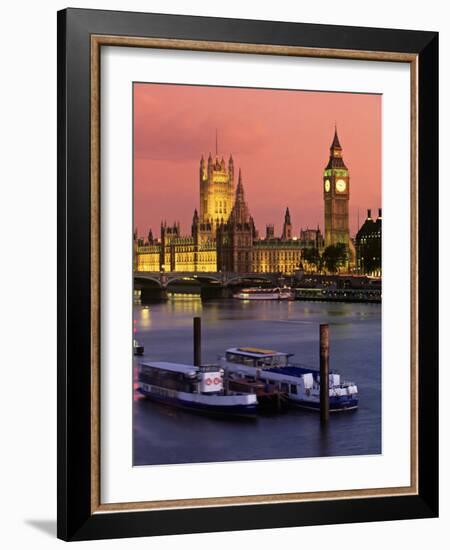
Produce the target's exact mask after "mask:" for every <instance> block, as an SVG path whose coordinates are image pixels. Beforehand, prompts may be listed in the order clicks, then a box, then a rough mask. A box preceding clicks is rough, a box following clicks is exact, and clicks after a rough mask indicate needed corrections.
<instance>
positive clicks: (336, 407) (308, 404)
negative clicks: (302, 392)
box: [289, 397, 359, 412]
mask: <svg viewBox="0 0 450 550" xmlns="http://www.w3.org/2000/svg"><path fill="white" fill-rule="evenodd" d="M289 402H290V403H292V404H293V405H295V406H296V407H299V408H301V409H310V410H314V411H319V410H320V401H319V400H317V401H315V400H314V401H313V400H306V399H289ZM358 405H359V398H358V397H330V412H339V411H352V410H355V409H357V408H358Z"/></svg>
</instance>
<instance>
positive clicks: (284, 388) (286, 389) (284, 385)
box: [281, 382, 289, 393]
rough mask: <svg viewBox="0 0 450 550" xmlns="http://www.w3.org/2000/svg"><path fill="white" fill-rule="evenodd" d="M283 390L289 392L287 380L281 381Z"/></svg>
mask: <svg viewBox="0 0 450 550" xmlns="http://www.w3.org/2000/svg"><path fill="white" fill-rule="evenodd" d="M281 391H282V392H286V393H287V392H289V384H286V382H281Z"/></svg>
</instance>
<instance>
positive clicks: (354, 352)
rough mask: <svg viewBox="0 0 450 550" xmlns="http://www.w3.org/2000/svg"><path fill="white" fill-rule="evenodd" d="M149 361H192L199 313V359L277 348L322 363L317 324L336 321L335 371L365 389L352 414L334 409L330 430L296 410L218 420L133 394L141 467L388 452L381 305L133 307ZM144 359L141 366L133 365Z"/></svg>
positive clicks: (177, 302)
mask: <svg viewBox="0 0 450 550" xmlns="http://www.w3.org/2000/svg"><path fill="white" fill-rule="evenodd" d="M134 311H135V319H137V321H138V322H137V328H138V334H137V338H138V340H139V341H140V342H142V343H143V344H144V346H145V358H147V359H152V360H162V361H175V362H184V363H185V362H191V361H192V354H193V350H192V318H193V317H194V316H196V315H200V316H201V317H202V320H203V321H202V326H203V337H202V358H203V361H204V362H214V361H216V360H217V356H218V355H220V354H222V353H223V352H224V350H225V349H226V348H228V347H232V346H256V347H258V346H259V347H265V348H272V349H280V350H282V351H288V352H291V353H294V354H295V357H294V360H296V361H298V362H300V363H303V364H306V365H311V366H315V367H317V366H318V354H319V344H318V331H319V324H320V323H329V324H330V337H331V358H330V366H331V368H332V369H334V370H337V371H339V372H341V374H342V376H343V378H344V379H350V380H354V381H355V382H356V383H357V384H358V387H359V391H360V397H361V406H360V408H359V410H358V411H355V412H354V413H348V412H347V413H342V414H332V415H331V419H330V425H329V428H328V430H326V431H325V432H324V431H323V430H322V429H321V427H320V422H319V419H318V415H317V414H316V413H311V412H308V411H302V410H290V411H289V412H288V413H286V414H282V415H272V416H271V415H269V416H261V417H259V418H258V420H257V422H255V423H250V424H251V426H248V423H236V422H232V421H225V422H223V421H221V422H219V421H217V420H216V419H211V418H208V417H205V416H199V415H193V414H190V413H187V412H183V411H180V410H176V409H172V408H170V407H165V406H161V405H159V406H158V405H155V404H154V403H152V402H150V401H146V400H142V399H140V398H138V397H137V396H135V397H136V401H135V406H134V464H168V463H170V464H174V463H186V462H211V461H226V460H254V459H258V458H259V459H268V458H293V457H295V458H298V457H311V456H334V455H357V454H373V453H379V452H381V306H380V305H377V304H339V303H333V304H329V303H326V302H320V303H316V302H309V303H308V302H300V301H294V302H270V301H264V302H249V303H244V302H242V301H240V300H233V299H226V300H219V299H217V300H205V301H202V300H201V298H200V296H199V295H194V296H192V295H189V294H182V295H181V296H180V295H178V294H176V295H175V296H171V297H170V298H169V300H167V301H164V302H158V303H152V304H149V306H148V307H146V306H145V305H144V306H143V305H135V306H134ZM135 364H137V362H135Z"/></svg>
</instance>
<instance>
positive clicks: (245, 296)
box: [233, 287, 295, 300]
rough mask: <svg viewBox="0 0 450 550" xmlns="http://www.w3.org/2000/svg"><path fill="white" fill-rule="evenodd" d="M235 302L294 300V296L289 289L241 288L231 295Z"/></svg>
mask: <svg viewBox="0 0 450 550" xmlns="http://www.w3.org/2000/svg"><path fill="white" fill-rule="evenodd" d="M233 298H236V299H237V300H294V299H295V294H294V292H293V291H292V290H291V289H290V288H289V287H282V288H279V287H277V288H257V287H252V288H243V289H241V290H240V291H239V292H236V293H235V294H233Z"/></svg>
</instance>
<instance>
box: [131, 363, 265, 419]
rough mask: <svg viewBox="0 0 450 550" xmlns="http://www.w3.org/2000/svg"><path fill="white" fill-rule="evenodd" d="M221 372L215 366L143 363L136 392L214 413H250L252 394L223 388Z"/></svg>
mask: <svg viewBox="0 0 450 550" xmlns="http://www.w3.org/2000/svg"><path fill="white" fill-rule="evenodd" d="M223 376H224V371H223V369H222V368H220V367H219V366H217V365H215V366H214V365H211V366H201V367H197V366H194V365H184V364H180V363H166V362H145V363H141V364H140V365H139V371H138V391H139V392H140V393H141V394H142V395H144V396H146V397H148V398H150V399H152V400H153V401H159V402H162V403H166V404H168V405H173V406H176V407H181V408H183V409H189V410H192V411H197V412H203V413H208V414H210V413H212V414H218V415H232V416H253V415H255V414H256V406H257V398H256V395H253V394H249V393H240V392H230V391H225V389H224V384H223Z"/></svg>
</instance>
